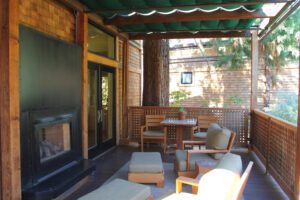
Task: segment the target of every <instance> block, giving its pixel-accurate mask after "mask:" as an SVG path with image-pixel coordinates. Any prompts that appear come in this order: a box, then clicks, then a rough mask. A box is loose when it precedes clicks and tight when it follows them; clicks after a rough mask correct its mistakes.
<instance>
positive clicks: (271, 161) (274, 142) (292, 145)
mask: <svg viewBox="0 0 300 200" xmlns="http://www.w3.org/2000/svg"><path fill="white" fill-rule="evenodd" d="M252 127H253V129H252V131H251V139H252V140H251V144H252V145H253V148H254V151H255V152H256V154H257V155H258V156H259V157H260V158H261V160H262V161H263V163H264V164H265V166H266V169H267V171H268V172H270V174H271V175H272V176H273V177H274V178H275V179H276V180H277V182H278V183H279V184H280V185H281V187H282V188H283V189H284V190H285V192H287V194H288V195H290V196H293V194H294V192H295V191H296V190H295V172H296V171H295V166H296V136H297V126H296V125H294V124H291V123H289V122H286V121H284V120H281V119H278V118H276V117H273V116H271V115H268V114H266V113H264V112H261V111H258V110H255V111H254V113H253V115H252Z"/></svg>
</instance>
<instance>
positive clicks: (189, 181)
mask: <svg viewBox="0 0 300 200" xmlns="http://www.w3.org/2000/svg"><path fill="white" fill-rule="evenodd" d="M183 184H186V185H190V186H196V187H198V184H199V182H198V180H197V179H194V178H189V177H184V176H179V177H178V178H177V179H176V193H180V192H182V185H183Z"/></svg>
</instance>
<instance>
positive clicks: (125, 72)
mask: <svg viewBox="0 0 300 200" xmlns="http://www.w3.org/2000/svg"><path fill="white" fill-rule="evenodd" d="M122 51H123V89H122V93H123V136H122V139H121V140H123V141H121V140H120V144H122V143H125V141H124V140H125V138H126V139H127V137H128V84H127V83H128V64H129V59H128V58H129V41H128V40H127V39H125V40H124V43H123V50H122Z"/></svg>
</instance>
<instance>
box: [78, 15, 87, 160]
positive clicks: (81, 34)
mask: <svg viewBox="0 0 300 200" xmlns="http://www.w3.org/2000/svg"><path fill="white" fill-rule="evenodd" d="M76 42H77V43H78V44H79V45H81V46H82V72H81V73H82V86H81V116H82V155H83V158H86V159H87V158H88V96H87V90H88V59H87V57H88V49H87V45H88V16H87V14H85V13H83V12H78V15H77V30H76Z"/></svg>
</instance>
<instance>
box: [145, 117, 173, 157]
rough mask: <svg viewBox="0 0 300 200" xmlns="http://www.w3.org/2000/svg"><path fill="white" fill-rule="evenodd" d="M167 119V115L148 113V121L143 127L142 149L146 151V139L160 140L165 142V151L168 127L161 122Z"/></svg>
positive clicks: (164, 148) (164, 149)
mask: <svg viewBox="0 0 300 200" xmlns="http://www.w3.org/2000/svg"><path fill="white" fill-rule="evenodd" d="M164 119H166V116H165V115H146V123H145V125H144V126H142V127H141V151H144V141H145V140H149V141H151V142H153V141H155V142H157V141H158V142H160V143H162V144H163V151H164V153H165V152H166V149H167V128H166V127H164V126H162V125H161V124H160V122H161V121H163V120H164Z"/></svg>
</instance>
